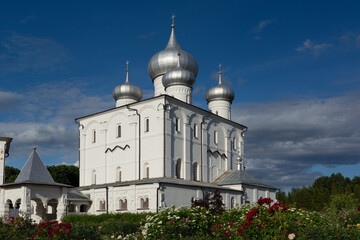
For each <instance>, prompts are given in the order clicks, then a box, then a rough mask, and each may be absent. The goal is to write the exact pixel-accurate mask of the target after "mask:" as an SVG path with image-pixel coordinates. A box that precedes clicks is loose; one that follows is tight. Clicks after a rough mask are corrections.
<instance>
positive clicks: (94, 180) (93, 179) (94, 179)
mask: <svg viewBox="0 0 360 240" xmlns="http://www.w3.org/2000/svg"><path fill="white" fill-rule="evenodd" d="M91 184H93V185H94V184H96V170H92V172H91Z"/></svg>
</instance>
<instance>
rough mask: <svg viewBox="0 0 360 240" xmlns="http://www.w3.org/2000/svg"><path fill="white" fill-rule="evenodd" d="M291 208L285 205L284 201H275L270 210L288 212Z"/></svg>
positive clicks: (272, 211)
mask: <svg viewBox="0 0 360 240" xmlns="http://www.w3.org/2000/svg"><path fill="white" fill-rule="evenodd" d="M288 209H289V207H287V206H285V205H284V204H282V203H275V204H274V205H272V206H271V207H270V208H269V209H268V211H269V212H271V213H275V212H286V211H287V210H288Z"/></svg>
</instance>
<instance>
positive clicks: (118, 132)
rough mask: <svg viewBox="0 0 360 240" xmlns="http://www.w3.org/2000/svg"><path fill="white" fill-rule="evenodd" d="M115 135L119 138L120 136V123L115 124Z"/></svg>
mask: <svg viewBox="0 0 360 240" xmlns="http://www.w3.org/2000/svg"><path fill="white" fill-rule="evenodd" d="M116 137H118V138H120V137H121V125H120V124H119V125H117V129H116Z"/></svg>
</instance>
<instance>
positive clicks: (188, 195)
mask: <svg viewBox="0 0 360 240" xmlns="http://www.w3.org/2000/svg"><path fill="white" fill-rule="evenodd" d="M171 27H172V29H171V35H170V39H169V42H168V44H167V46H166V48H165V49H164V50H162V51H160V52H158V53H156V54H155V55H154V56H153V57H152V58H151V59H150V62H149V64H148V72H149V75H150V77H151V79H152V81H153V84H154V97H152V98H150V99H146V100H143V101H141V98H142V91H141V89H140V88H139V87H137V86H135V85H133V84H131V83H130V80H129V71H128V68H127V69H126V80H125V83H123V84H120V85H118V86H117V87H115V88H114V91H113V96H114V99H115V102H116V107H115V108H112V109H108V110H105V111H102V112H98V113H94V114H91V115H88V116H83V117H80V118H77V119H76V122H77V123H78V125H79V140H80V141H79V158H80V159H79V163H80V181H79V182H80V186H79V187H76V188H74V187H71V186H68V185H64V184H60V183H56V182H55V181H54V180H53V179H52V177H51V175H50V174H49V172H48V171H47V169H46V167H45V166H44V164H43V162H42V160H41V158H40V156H39V155H38V153H37V151H36V148H34V151H33V152H32V153H31V155H30V157H29V159H28V160H27V162H26V164H25V166H24V168H23V169H22V171H21V173H20V174H19V176H18V177H17V179H16V181H15V182H14V183H9V184H5V182H4V177H5V176H4V167H5V157H6V156H7V155H8V154H9V148H10V143H11V141H12V139H11V138H5V137H1V138H0V151H1V156H0V157H1V162H0V163H1V164H0V216H13V215H16V214H18V213H19V210H20V211H21V212H24V213H26V214H28V215H29V216H31V218H32V219H34V220H36V221H41V220H46V219H47V220H49V219H59V220H60V219H61V218H62V217H64V216H65V215H67V214H80V213H89V214H101V213H105V212H109V213H116V212H126V211H128V212H144V211H152V212H155V211H157V210H158V209H160V208H164V207H169V206H172V205H176V206H183V205H187V206H190V205H191V203H192V200H195V199H203V198H204V197H205V196H206V195H207V194H210V193H211V192H212V191H214V190H218V191H219V192H220V193H221V195H222V196H223V201H224V204H225V206H226V208H233V207H234V206H235V205H242V204H245V203H253V202H255V201H257V200H258V198H260V197H269V198H272V199H273V200H275V192H276V190H277V189H276V188H275V187H272V186H270V185H269V184H267V183H265V182H263V181H261V180H259V179H257V178H255V177H254V176H252V175H250V174H249V173H247V172H246V171H245V166H244V133H245V132H246V131H247V127H246V126H244V125H241V124H239V123H236V122H233V121H231V103H232V101H233V99H234V97H235V96H234V91H233V90H232V89H231V88H230V87H228V86H224V85H223V84H222V81H221V69H220V71H219V82H218V85H217V86H214V87H212V88H210V89H209V90H208V91H207V93H206V100H207V102H208V107H209V110H204V109H201V108H198V107H196V106H194V105H192V89H193V86H194V84H195V80H196V76H197V74H198V64H197V62H196V60H195V58H194V57H193V56H192V55H190V54H189V53H187V52H186V51H184V50H182V49H180V47H179V44H178V42H177V40H176V38H175V32H174V27H175V26H174V24H172V26H171Z"/></svg>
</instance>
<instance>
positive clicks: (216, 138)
mask: <svg viewBox="0 0 360 240" xmlns="http://www.w3.org/2000/svg"><path fill="white" fill-rule="evenodd" d="M214 143H215V144H218V132H217V131H214Z"/></svg>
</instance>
